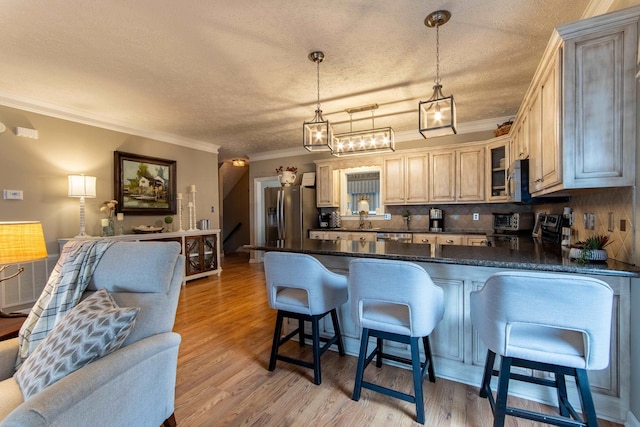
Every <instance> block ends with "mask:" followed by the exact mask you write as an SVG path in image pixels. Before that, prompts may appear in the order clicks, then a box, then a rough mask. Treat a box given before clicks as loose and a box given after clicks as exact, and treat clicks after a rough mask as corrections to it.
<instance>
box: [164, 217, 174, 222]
mask: <svg viewBox="0 0 640 427" xmlns="http://www.w3.org/2000/svg"><path fill="white" fill-rule="evenodd" d="M172 222H173V217H172V216H165V217H164V223H165V224H171V223H172Z"/></svg>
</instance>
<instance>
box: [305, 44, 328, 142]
mask: <svg viewBox="0 0 640 427" xmlns="http://www.w3.org/2000/svg"><path fill="white" fill-rule="evenodd" d="M308 58H309V60H310V61H312V62H315V63H316V68H317V76H318V104H317V107H316V115H315V117H314V118H313V120H311V121H309V122H304V124H303V126H302V137H303V141H302V145H303V146H304V148H306V149H307V150H309V151H331V152H333V138H334V137H333V129H332V128H331V125H330V124H329V121H328V120H325V119H324V118H323V117H322V110H321V109H320V63H321V62H322V61H324V53H323V52H321V51H316V52H311V53H310V54H309V56H308Z"/></svg>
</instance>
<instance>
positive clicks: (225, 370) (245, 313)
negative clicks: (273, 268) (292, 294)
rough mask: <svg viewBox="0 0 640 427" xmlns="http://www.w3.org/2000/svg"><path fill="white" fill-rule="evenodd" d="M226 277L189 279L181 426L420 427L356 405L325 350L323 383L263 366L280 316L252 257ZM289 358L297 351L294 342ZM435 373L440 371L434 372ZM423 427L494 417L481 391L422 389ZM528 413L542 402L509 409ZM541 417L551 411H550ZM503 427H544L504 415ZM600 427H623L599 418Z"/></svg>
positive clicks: (401, 378) (370, 405)
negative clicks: (480, 396) (270, 301)
mask: <svg viewBox="0 0 640 427" xmlns="http://www.w3.org/2000/svg"><path fill="white" fill-rule="evenodd" d="M222 267H223V270H224V271H223V272H222V275H221V277H217V276H215V277H213V278H207V279H199V280H194V281H191V282H189V283H188V284H187V286H185V287H183V288H182V291H181V295H180V302H179V304H178V313H177V317H176V324H175V328H174V330H175V331H176V332H178V333H180V334H181V335H182V344H181V346H180V354H179V359H178V376H177V384H176V409H175V415H176V419H177V421H178V426H181V427H192V426H207V427H209V426H239V425H243V426H261V427H262V426H419V425H420V424H418V423H416V422H415V405H413V404H409V403H406V402H403V401H400V400H398V399H393V398H391V397H387V396H383V395H381V394H378V393H374V392H372V391H370V390H363V391H362V397H361V399H360V401H359V402H354V401H353V400H351V393H352V391H353V380H354V375H355V369H356V358H355V357H352V356H344V357H339V356H338V354H337V352H334V351H328V352H327V353H325V355H324V356H323V358H322V384H321V385H320V386H316V385H314V384H313V372H312V370H310V369H305V368H301V367H297V366H294V365H291V364H287V363H284V362H280V361H279V362H278V364H277V366H276V370H275V371H274V372H269V371H268V370H267V365H268V361H269V352H270V348H271V340H272V338H273V328H274V325H275V311H273V310H271V309H269V307H268V305H267V300H266V290H265V286H264V273H263V268H262V264H249V263H248V256H247V254H234V255H227V256H226V257H224V258H223V263H222ZM290 344H292V345H291V346H289V347H287V348H286V349H285V351H287V352H297V351H303V352H304V353H305V354H308V353H309V351H308V349H309V346H307V347H306V349H305V350H299V347H298V346H297V343H290ZM435 369H436V375H437V372H438V365H437V362H436V365H435ZM365 375H368V376H369V377H370V378H375V381H381V382H383V383H386V384H393V386H394V387H398V388H399V389H401V390H404V391H405V392H412V385H411V384H412V383H411V374H410V371H408V370H405V369H401V368H397V367H392V366H387V365H384V366H383V367H382V368H381V369H376V368H375V367H374V366H373V365H372V366H371V367H369V368H368V369H367V371H366V372H365ZM424 392H425V412H426V422H425V425H426V426H456V427H457V426H473V427H476V426H477V427H482V426H491V425H492V422H493V416H492V414H491V409H490V407H489V403H488V401H487V400H486V399H481V398H479V397H478V388H477V387H473V386H468V385H465V384H460V383H456V382H452V381H447V380H444V379H441V378H438V379H437V380H436V383H435V384H433V383H430V382H428V381H427V380H425V382H424ZM510 404H513V405H519V406H523V407H526V408H529V409H531V410H536V411H538V410H541V409H542V405H539V404H537V403H535V402H530V401H525V400H522V399H513V401H511V402H510ZM542 410H546V411H552V410H553V409H552V408H547V407H545V408H544V409H542ZM506 425H507V426H511V427H514V426H517V427H523V426H526V427H530V426H538V425H542V424H539V423H533V422H530V421H526V420H521V419H516V418H513V417H507V423H506ZM600 426H601V427H613V426H620V425H619V424H615V423H611V422H607V421H602V422H601V423H600Z"/></svg>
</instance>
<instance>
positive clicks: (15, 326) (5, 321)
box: [0, 317, 27, 341]
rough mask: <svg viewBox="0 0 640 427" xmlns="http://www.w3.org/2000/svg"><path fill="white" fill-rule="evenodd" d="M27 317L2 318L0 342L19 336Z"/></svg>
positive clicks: (0, 320)
mask: <svg viewBox="0 0 640 427" xmlns="http://www.w3.org/2000/svg"><path fill="white" fill-rule="evenodd" d="M25 320H27V318H26V317H0V341H4V340H8V339H11V338H15V337H17V336H18V332H20V327H21V326H22V324H23V323H24V321H25Z"/></svg>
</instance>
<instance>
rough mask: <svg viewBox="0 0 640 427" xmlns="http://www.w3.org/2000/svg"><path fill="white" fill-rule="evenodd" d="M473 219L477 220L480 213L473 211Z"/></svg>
mask: <svg viewBox="0 0 640 427" xmlns="http://www.w3.org/2000/svg"><path fill="white" fill-rule="evenodd" d="M473 220H474V221H479V220H480V214H479V213H477V212H474V213H473Z"/></svg>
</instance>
